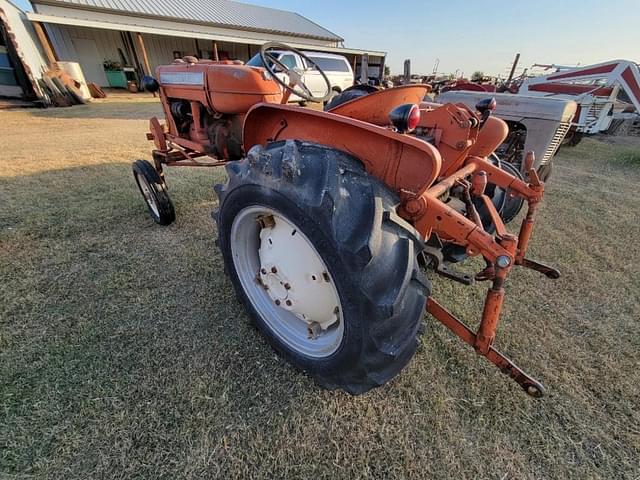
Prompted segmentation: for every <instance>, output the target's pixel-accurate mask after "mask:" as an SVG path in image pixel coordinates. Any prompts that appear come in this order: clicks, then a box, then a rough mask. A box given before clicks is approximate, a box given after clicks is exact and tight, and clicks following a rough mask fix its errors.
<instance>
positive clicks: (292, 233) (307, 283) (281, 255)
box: [258, 214, 340, 338]
mask: <svg viewBox="0 0 640 480" xmlns="http://www.w3.org/2000/svg"><path fill="white" fill-rule="evenodd" d="M258 221H259V223H260V225H261V227H262V229H261V230H260V248H259V250H258V253H259V257H260V270H259V272H258V281H259V283H260V284H261V285H262V286H263V288H264V289H265V290H266V291H267V294H268V295H269V297H270V298H271V300H272V301H273V302H274V303H275V304H276V305H277V306H279V307H281V308H284V309H285V310H288V311H290V312H291V313H293V314H294V315H296V317H298V318H299V319H301V320H302V321H304V322H306V324H307V328H308V332H309V337H310V338H316V337H317V336H318V335H321V334H322V332H323V331H325V330H327V329H328V328H329V327H331V326H332V325H334V324H337V322H338V321H339V316H340V309H339V307H338V305H339V304H340V302H339V299H338V296H337V293H336V290H335V287H334V286H333V280H332V278H331V276H330V275H329V273H328V271H327V269H326V267H325V265H324V262H323V261H322V259H321V258H320V256H319V255H318V253H317V252H316V250H315V248H313V246H312V245H311V244H310V242H309V241H308V240H307V239H306V238H305V237H304V236H303V235H301V234H300V232H298V230H297V228H296V227H295V226H294V225H293V224H291V223H290V222H288V221H287V220H285V219H284V218H282V217H280V216H278V215H276V214H274V215H270V216H268V217H267V218H264V217H263V218H260V219H259V220H258Z"/></svg>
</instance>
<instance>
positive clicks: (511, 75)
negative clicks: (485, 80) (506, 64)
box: [505, 53, 520, 83]
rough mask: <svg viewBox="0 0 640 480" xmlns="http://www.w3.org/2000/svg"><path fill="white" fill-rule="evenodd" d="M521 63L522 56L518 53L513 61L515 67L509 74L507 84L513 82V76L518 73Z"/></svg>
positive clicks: (512, 67)
mask: <svg viewBox="0 0 640 480" xmlns="http://www.w3.org/2000/svg"><path fill="white" fill-rule="evenodd" d="M519 61H520V54H519V53H516V58H515V59H514V60H513V65H512V66H511V71H510V72H509V78H507V81H506V82H505V83H509V82H511V80H513V74H514V73H516V67H517V66H518V62H519Z"/></svg>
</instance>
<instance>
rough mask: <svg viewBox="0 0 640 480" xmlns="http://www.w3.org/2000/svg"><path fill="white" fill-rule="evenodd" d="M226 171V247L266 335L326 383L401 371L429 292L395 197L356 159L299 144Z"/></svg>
mask: <svg viewBox="0 0 640 480" xmlns="http://www.w3.org/2000/svg"><path fill="white" fill-rule="evenodd" d="M226 168H227V173H228V175H229V180H228V181H227V183H226V184H225V185H216V187H215V190H216V192H217V194H218V197H219V200H220V207H219V210H218V211H217V212H214V218H215V220H216V222H217V227H218V234H219V246H220V249H221V250H222V255H223V257H224V262H225V267H226V271H227V272H228V274H229V276H230V279H231V283H232V284H233V286H234V288H235V290H236V293H237V296H238V298H239V300H240V301H241V303H243V304H244V306H245V308H246V310H247V312H248V314H249V316H250V318H251V319H252V321H253V322H254V324H255V325H256V326H257V328H258V330H260V332H261V333H262V334H263V335H264V336H265V337H266V339H267V340H268V341H269V343H270V344H271V345H272V346H273V347H274V348H275V350H276V351H277V352H278V353H280V354H281V355H282V356H283V357H284V358H285V359H286V360H287V361H289V362H290V363H292V364H293V365H294V366H296V367H297V368H299V369H302V370H304V371H306V372H308V373H309V374H310V375H311V376H312V377H314V378H315V380H316V381H317V382H318V383H319V384H320V385H322V386H324V387H326V388H332V389H333V388H341V389H343V390H346V391H347V392H349V393H351V394H360V393H364V392H366V391H367V390H369V389H371V388H374V387H377V386H379V385H382V384H384V383H386V382H388V381H389V380H391V379H392V378H393V377H395V376H396V375H397V374H398V373H399V372H400V371H401V370H402V368H403V367H404V366H405V365H407V363H408V362H409V360H410V359H411V358H412V357H413V354H414V353H415V350H416V346H417V339H416V336H417V334H418V332H419V329H420V326H421V320H422V317H423V312H424V307H425V302H426V298H427V296H428V295H429V293H430V284H429V282H428V280H426V278H424V277H423V276H422V273H421V272H420V269H419V266H418V263H417V256H418V253H419V252H420V251H421V250H422V241H421V240H420V237H419V235H418V234H417V232H416V231H415V230H414V229H413V228H412V227H411V226H410V225H409V224H407V223H406V222H405V221H404V220H402V219H401V218H399V217H398V216H397V215H396V212H395V209H396V206H397V204H398V198H397V196H396V195H395V194H394V193H393V192H391V191H390V190H389V189H388V188H387V187H386V186H385V185H383V184H382V183H381V182H379V181H378V180H376V179H375V178H373V177H371V176H369V175H368V174H367V173H366V172H365V170H364V168H363V167H362V164H361V163H360V162H359V161H357V160H355V159H354V158H353V157H351V156H349V155H348V154H346V153H343V152H341V151H338V150H335V149H331V148H327V147H324V146H321V145H317V144H311V143H304V142H299V141H292V140H289V141H286V142H276V143H272V144H270V145H268V146H267V147H266V148H263V147H261V146H256V147H254V148H252V149H251V150H250V152H249V154H248V156H247V158H245V159H243V160H240V161H236V162H231V163H229V164H228V165H227V167H226Z"/></svg>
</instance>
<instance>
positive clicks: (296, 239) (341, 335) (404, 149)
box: [133, 43, 559, 397]
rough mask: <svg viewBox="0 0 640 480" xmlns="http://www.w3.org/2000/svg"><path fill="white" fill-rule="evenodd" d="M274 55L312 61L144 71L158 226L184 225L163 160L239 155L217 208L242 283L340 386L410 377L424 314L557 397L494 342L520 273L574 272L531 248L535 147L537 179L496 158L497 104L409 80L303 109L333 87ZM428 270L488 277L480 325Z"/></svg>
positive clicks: (270, 59) (147, 189) (151, 202)
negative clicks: (467, 100)
mask: <svg viewBox="0 0 640 480" xmlns="http://www.w3.org/2000/svg"><path fill="white" fill-rule="evenodd" d="M274 50H278V51H283V50H289V51H293V52H295V53H297V54H298V55H301V56H304V53H303V52H299V51H297V50H295V49H293V48H291V47H288V46H286V45H282V44H274V43H271V44H266V45H264V46H263V47H262V49H261V57H262V62H263V66H262V67H252V66H246V65H242V64H238V63H234V62H212V61H198V60H197V59H195V58H193V57H188V58H185V59H184V60H181V61H177V62H174V64H172V65H167V66H161V67H159V68H158V69H157V72H156V76H157V80H156V79H152V78H147V79H146V81H145V84H146V86H147V88H148V89H149V90H152V91H157V92H159V95H160V98H161V100H162V106H163V109H164V113H165V123H164V124H161V123H160V122H159V121H158V120H157V119H156V118H152V119H151V121H150V126H151V132H150V133H149V135H148V137H149V139H151V140H153V141H154V143H155V149H154V151H153V160H154V162H153V163H151V162H147V161H144V160H138V161H136V162H135V163H134V166H133V170H134V176H135V179H136V181H137V183H138V185H139V187H140V191H141V192H142V194H143V196H144V198H145V200H146V202H147V205H148V207H149V211H150V213H151V216H152V217H153V219H154V220H155V221H156V222H157V223H160V224H164V225H166V224H170V223H171V222H173V220H174V219H175V213H174V210H173V206H172V204H171V201H170V199H169V196H168V193H167V183H166V181H165V176H164V172H163V168H164V167H166V166H169V165H170V166H182V165H186V166H214V165H225V166H226V170H227V173H228V181H227V182H226V183H225V184H224V185H216V187H215V190H216V192H217V194H218V197H219V207H218V210H217V211H216V212H215V213H214V218H215V221H216V223H217V232H218V243H219V247H220V249H221V251H222V255H223V257H224V262H225V267H226V270H227V272H228V274H229V277H230V280H231V283H232V284H233V286H234V288H235V290H236V293H237V295H238V298H239V299H240V300H241V302H242V303H243V304H244V306H245V308H246V310H247V312H248V314H249V316H250V317H251V319H252V320H253V322H254V323H255V324H256V326H257V327H258V329H259V330H260V331H261V332H262V333H263V334H264V336H265V337H266V338H267V339H268V341H269V342H270V343H271V344H272V345H273V347H274V348H275V349H276V350H277V351H278V352H279V353H280V354H281V355H282V356H283V357H284V358H285V359H287V360H288V361H290V362H291V363H292V364H294V365H295V366H296V367H298V368H300V369H302V370H304V371H306V372H308V373H309V374H310V375H311V376H313V377H314V378H315V379H316V381H317V382H318V383H320V384H321V385H322V386H324V387H327V388H341V389H344V390H346V391H348V392H350V393H353V394H358V393H362V392H365V391H367V390H369V389H371V388H373V387H376V386H379V385H382V384H384V383H385V382H387V381H389V380H390V379H391V378H393V377H394V376H395V375H397V374H398V373H399V372H400V371H401V369H402V368H403V367H404V366H405V365H407V363H408V362H409V361H410V359H411V358H412V357H413V355H414V353H415V351H416V346H417V336H418V335H419V334H420V333H421V331H422V328H421V325H422V319H423V315H424V310H425V308H426V310H427V311H428V312H429V313H430V314H431V315H433V316H434V317H435V318H436V319H438V320H439V321H440V322H442V323H443V324H444V325H446V326H447V327H448V328H449V329H450V330H451V331H452V332H453V333H454V334H456V335H457V336H458V337H460V338H461V339H462V340H463V341H464V342H465V343H467V344H469V345H470V346H472V347H473V348H474V349H475V350H476V352H477V353H478V354H480V355H483V356H484V357H486V358H487V359H488V360H489V361H490V362H492V363H493V364H495V365H496V366H497V367H498V368H499V369H500V370H501V371H502V372H503V373H505V374H507V375H508V376H510V377H511V378H512V379H514V380H515V381H516V382H517V383H518V384H519V385H520V386H521V387H522V388H523V389H524V390H525V391H526V392H527V393H528V394H529V395H532V396H534V397H540V396H542V394H543V391H544V389H543V387H542V385H541V384H540V383H539V382H537V381H536V380H534V379H533V378H531V377H530V376H529V375H527V374H526V373H524V372H523V371H522V370H521V369H520V368H519V367H517V366H516V365H515V364H514V363H513V362H512V361H511V360H509V359H508V358H507V357H505V356H504V355H503V354H502V353H500V352H499V351H498V350H496V349H495V348H494V346H493V343H494V339H495V335H496V329H497V326H498V323H499V320H500V315H501V309H502V305H503V302H504V296H505V290H504V284H505V281H506V280H507V277H508V276H509V273H510V272H511V270H512V269H513V268H514V267H515V266H520V267H525V268H529V269H533V270H536V271H538V272H541V273H542V274H544V275H546V276H547V277H549V278H558V276H559V273H558V271H557V270H555V269H553V268H550V267H547V266H545V265H543V264H540V263H537V262H535V261H533V260H530V259H528V258H527V257H526V252H527V247H528V245H529V240H530V238H531V234H532V231H533V226H534V222H535V218H536V212H537V210H538V207H539V206H540V202H541V201H542V198H543V193H544V185H543V183H542V182H541V181H540V179H539V176H538V173H537V171H536V170H535V169H534V168H533V165H534V159H533V155H532V154H529V155H527V157H526V159H525V161H524V165H523V171H524V172H525V176H524V177H522V176H521V175H520V174H519V172H518V171H517V170H514V169H513V167H510V166H509V164H505V163H504V162H503V163H500V162H499V161H496V160H495V158H494V157H493V156H492V154H493V152H494V150H495V149H496V148H497V147H498V146H499V145H500V144H501V143H502V142H503V140H504V139H505V137H506V136H507V130H508V129H507V125H506V124H505V122H504V121H502V120H500V119H498V118H496V117H494V116H492V115H491V112H492V110H493V109H494V108H495V100H493V99H492V98H487V99H485V100H483V101H481V102H479V104H478V105H477V106H476V108H475V109H471V108H468V107H466V106H465V105H463V104H453V103H449V104H444V105H438V104H432V103H425V102H423V101H422V99H423V98H424V96H425V94H426V92H427V88H428V87H426V86H424V85H406V86H402V87H397V88H391V89H388V90H380V91H376V92H374V93H370V94H367V95H364V96H359V97H358V98H352V99H351V100H348V98H350V97H349V96H348V95H347V93H346V92H345V93H343V95H346V96H345V97H344V98H343V100H344V101H343V102H342V103H340V102H332V104H331V108H330V110H328V111H323V112H321V111H314V110H311V109H306V108H301V107H298V106H289V105H286V103H287V99H288V97H289V95H290V94H292V93H295V94H296V95H298V96H300V97H302V98H304V99H305V100H307V101H323V100H325V99H326V98H328V96H329V95H330V93H331V92H330V88H329V84H328V82H327V95H326V96H325V97H324V98H315V97H313V95H312V94H311V92H310V91H309V89H308V88H306V87H305V85H304V83H303V82H302V81H301V72H299V71H296V70H292V69H289V68H288V67H287V66H286V65H283V64H282V63H280V62H279V61H278V60H277V58H276V57H275V56H274V55H273V54H271V53H270V52H272V51H274ZM308 63H309V64H310V65H313V62H312V61H311V60H308ZM283 72H284V73H286V77H284V78H286V79H288V81H283V80H282V79H281V78H282V77H283V76H282V75H280V77H281V78H279V77H278V75H276V74H282V73H283ZM524 204H526V207H527V211H526V215H524V218H523V220H522V223H521V225H520V230H519V234H518V235H515V234H512V233H509V232H508V231H507V229H506V227H505V221H504V219H505V218H507V219H508V220H511V219H513V218H514V217H515V215H516V214H517V212H518V211H519V209H520V208H521V207H523V205H524ZM478 255H481V256H482V257H483V258H484V260H485V263H486V266H484V267H483V268H482V270H481V271H480V272H479V273H478V274H477V275H476V276H475V278H474V277H473V276H471V275H465V274H462V273H457V272H456V271H455V270H454V269H453V268H452V266H451V264H452V262H455V261H461V260H464V259H465V258H466V257H470V256H478ZM427 270H432V271H434V272H435V273H436V274H438V275H440V276H443V277H446V278H449V279H451V280H454V281H457V282H460V283H463V284H466V285H469V284H472V283H473V282H474V281H487V282H488V283H489V288H488V290H487V293H486V299H485V303H484V308H483V309H482V313H481V317H480V318H481V321H480V326H479V329H478V331H477V332H476V331H473V330H471V329H470V328H469V327H467V326H466V325H465V324H464V323H463V322H462V321H461V320H459V319H458V318H456V317H455V316H454V315H453V314H452V313H451V312H449V311H448V310H447V309H446V308H445V307H443V306H442V305H441V304H440V303H438V301H436V300H435V299H434V298H433V297H432V296H431V283H430V282H429V280H428V279H427V277H426V276H425V271H427Z"/></svg>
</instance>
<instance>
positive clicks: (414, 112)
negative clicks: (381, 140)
mask: <svg viewBox="0 0 640 480" xmlns="http://www.w3.org/2000/svg"><path fill="white" fill-rule="evenodd" d="M389 120H390V121H391V124H392V125H393V126H394V127H396V129H397V130H398V131H399V132H400V133H406V132H411V131H412V130H415V128H416V127H417V126H418V124H419V123H420V107H418V105H416V104H415V103H405V104H404V105H400V106H399V107H396V108H394V109H393V110H391V112H389Z"/></svg>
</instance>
